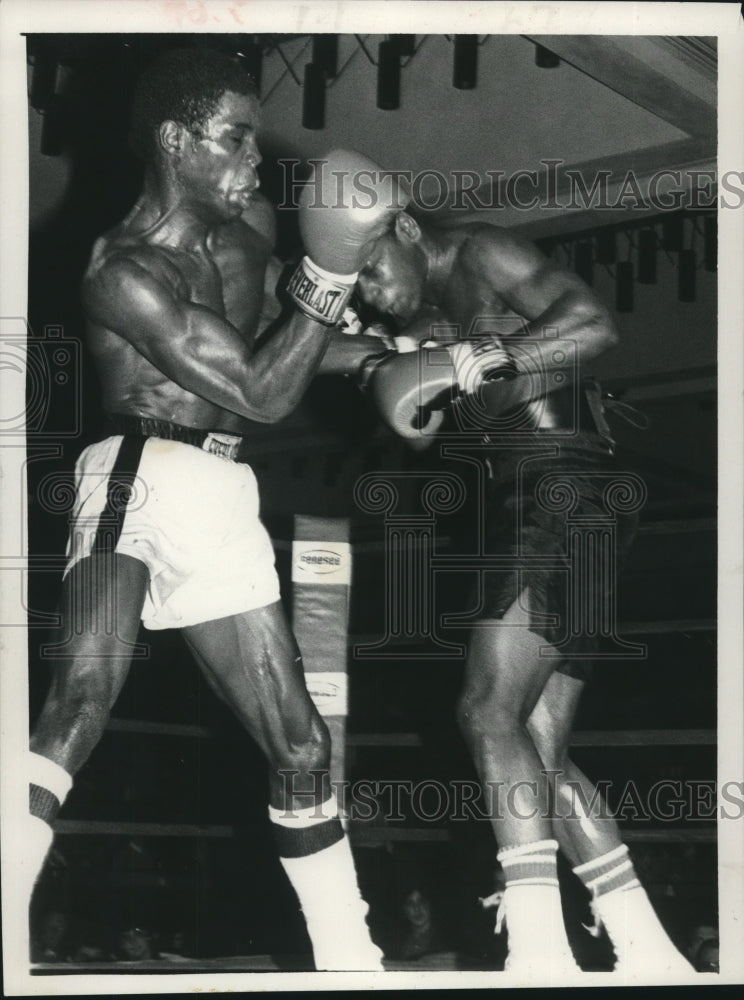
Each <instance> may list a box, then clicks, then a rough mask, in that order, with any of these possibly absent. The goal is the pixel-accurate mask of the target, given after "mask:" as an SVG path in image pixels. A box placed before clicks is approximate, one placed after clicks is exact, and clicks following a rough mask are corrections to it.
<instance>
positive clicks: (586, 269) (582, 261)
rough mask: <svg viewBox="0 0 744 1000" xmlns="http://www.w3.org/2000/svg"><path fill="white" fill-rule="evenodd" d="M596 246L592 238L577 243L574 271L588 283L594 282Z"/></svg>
mask: <svg viewBox="0 0 744 1000" xmlns="http://www.w3.org/2000/svg"><path fill="white" fill-rule="evenodd" d="M593 257H594V248H593V246H592V241H591V240H581V241H580V242H579V243H577V244H576V249H575V253H574V271H576V273H577V274H578V276H579V277H580V278H581V279H582V281H585V282H586V283H587V285H592V284H594V271H593V265H594V259H593Z"/></svg>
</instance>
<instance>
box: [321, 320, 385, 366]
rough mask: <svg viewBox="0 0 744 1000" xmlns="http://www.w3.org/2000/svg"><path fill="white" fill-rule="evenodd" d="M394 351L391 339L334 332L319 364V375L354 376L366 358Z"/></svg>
mask: <svg viewBox="0 0 744 1000" xmlns="http://www.w3.org/2000/svg"><path fill="white" fill-rule="evenodd" d="M389 350H395V340H394V339H393V338H392V337H376V336H369V335H367V334H364V333H354V334H348V333H341V332H339V331H337V330H334V331H333V332H332V333H331V338H330V341H329V343H328V350H327V351H326V353H325V355H324V356H323V360H322V361H321V363H320V367H319V369H318V374H320V375H355V374H356V373H357V372H358V371H359V369H360V368H361V367H362V363H363V362H364V361H366V360H367V358H370V357H373V356H374V355H376V354H384V353H385V352H386V351H389Z"/></svg>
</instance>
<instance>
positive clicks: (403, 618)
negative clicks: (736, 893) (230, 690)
mask: <svg viewBox="0 0 744 1000" xmlns="http://www.w3.org/2000/svg"><path fill="white" fill-rule="evenodd" d="M388 526H389V525H388ZM393 526H394V532H391V531H386V533H385V537H384V538H382V539H378V540H373V541H369V540H365V541H361V542H359V543H357V544H354V543H351V542H350V541H349V525H348V522H346V521H345V520H344V519H333V518H328V519H321V518H317V519H313V518H297V519H296V520H295V526H294V528H295V537H294V538H293V539H276V538H275V540H274V542H275V548H276V550H277V554H278V556H279V557H280V558H284V559H285V561H286V560H287V559H288V558H289V559H291V560H292V561H293V563H294V565H295V567H296V566H297V564H298V559H300V560H302V559H303V558H304V559H305V564H306V565H307V564H308V553H309V554H310V556H309V558H310V565H314V566H315V567H316V568H318V567H320V568H321V569H322V570H323V572H324V573H325V572H326V571H329V573H330V577H331V579H332V580H334V581H335V582H332V583H330V584H329V583H328V582H327V581H324V582H321V583H320V584H319V585H316V584H313V582H312V581H311V582H309V583H308V581H307V580H306V579H303V578H302V575H301V574H300V576H299V577H298V573H297V570H296V568H295V569H293V570H292V573H291V575H292V584H291V586H292V600H291V603H292V606H293V620H294V621H293V624H294V628H295V630H296V633H297V636H298V641H299V642H300V646H301V649H302V650H303V658H304V661H305V668H306V671H307V681H308V687H309V690H310V691H311V693H313V697H314V700H315V701H316V704H318V706H319V708H320V711H321V713H322V714H323V715H324V717H325V719H326V722H327V723H328V725H329V729H330V731H331V734H332V740H333V747H334V750H333V756H332V770H333V778H334V780H336V781H339V782H343V779H344V777H345V775H346V774H347V773H348V771H349V769H350V767H351V765H352V764H354V763H355V762H356V763H358V755H359V754H360V753H363V754H375V753H378V752H395V753H396V754H399V755H400V756H401V757H404V756H405V755H416V754H419V753H421V752H422V750H424V749H425V746H426V740H425V738H424V737H423V736H422V735H421V733H420V732H417V731H415V730H409V731H389V732H381V731H377V732H375V731H366V732H361V731H351V732H349V731H347V726H346V714H347V711H348V701H349V690H350V691H351V692H352V696H353V690H354V671H355V670H356V669H365V668H364V667H363V666H362V664H364V663H365V661H366V663H367V664H368V665H369V664H370V663H371V664H372V666H373V667H374V657H375V656H380V655H384V656H385V657H388V658H389V657H390V656H392V655H393V653H392V650H393V646H395V648H396V649H397V651H398V652H397V661H396V662H398V663H399V664H401V665H402V666H401V669H406V667H405V664H406V652H408V653H411V652H414V651H415V650H416V649H417V648H419V649H420V648H421V645H422V641H423V645H424V647H425V648H428V649H429V651H430V652H431V650H432V649H433V650H434V652H435V653H437V654H438V655H440V656H441V655H442V652H443V649H442V648H439V646H437V643H439V642H440V640H441V636H437V635H436V622H435V621H434V620H433V619H432V618H431V617H426V616H424V618H423V619H422V618H421V617H420V616H419V618H417V619H416V615H417V614H418V611H417V610H416V606H415V604H414V605H411V604H410V603H409V605H408V606H407V610H406V609H404V610H403V612H401V614H399V615H397V616H395V617H394V624H395V629H394V630H393V631H395V635H392V632H391V628H390V627H388V628H387V631H386V635H385V637H384V639H383V640H381V637H380V635H375V634H371V633H370V634H360V633H358V634H354V633H349V631H348V623H349V587H350V584H351V580H352V570H351V566H352V565H353V564H354V561H355V560H357V559H360V558H363V557H365V556H366V557H372V558H374V559H378V560H379V559H380V558H382V560H383V562H384V564H385V569H384V572H385V574H386V578H387V585H388V586H392V574H393V573H398V574H400V573H404V574H407V575H409V576H410V575H411V574H413V577H414V578H416V574H417V573H418V576H419V578H420V577H421V574H422V572H423V571H424V569H425V567H422V561H425V560H428V561H429V563H431V562H432V561H434V562H436V556H434V555H433V552H434V546H433V544H432V542H433V539H432V528H431V524H430V523H428V522H422V521H420V520H419V521H418V522H416V523H410V524H407V525H406V524H404V523H402V521H401V520H400V519H399V520H398V521H394V522H393ZM714 529H715V521H714V519H711V518H696V519H695V518H693V519H688V520H678V521H670V520H658V521H651V522H647V523H645V524H644V525H642V526H641V529H640V534H641V536H643V535H646V536H653V535H657V536H658V535H664V534H670V533H675V534H681V535H685V534H688V535H689V534H690V533H692V532H702V533H706V534H708V533H710V532H712V531H714ZM298 543H299V544H298ZM400 550H405V555H406V558H405V559H401V558H398V556H400V554H401V553H400ZM334 552H335V553H336V554H338V553H339V552H340V553H341V555H342V557H343V558H342V560H341V562H342V563H343V566H342V567H341V570H340V575H339V566H338V565H333V563H334V558H333V554H334ZM320 554H322V558H321V555H320ZM313 560H315V562H314V563H313ZM322 560H325V561H322ZM416 564H418V569H417V566H416ZM331 570H332V572H331ZM334 574H335V575H334ZM315 580H316V581H317V577H315ZM419 610H420V609H419ZM414 619H416V620H415V621H414ZM319 622H321V623H322V625H321V627H318V623H319ZM388 626H390V622H388ZM715 628H716V621H715V619H713V618H703V617H701V618H697V619H693V618H679V619H663V620H655V621H622V622H620V624H619V625H618V628H617V635H618V636H619V637H622V638H623V641H626V642H627V641H629V640H630V639H631V637H632V638H633V639H635V638H637V639H643V638H644V637H645V636H650V635H660V634H671V633H683V634H688V633H706V632H707V633H709V632H714V631H715ZM308 629H309V631H308ZM432 639H434V640H435V643H434V645H432ZM391 641H392V645H391ZM381 649H382V654H381V652H380V650H381ZM360 654H361V655H360ZM401 654H402V655H401ZM329 661H330V662H334V663H336V664H345V663H346V662H348V663H349V665H350V671H349V679H348V684H347V676H346V672H345V671H335V672H333V673H332V674H329V673H328V672H326V671H324V670H322V669H319V668H321V667H323V666H326V665H327V663H328V662H329ZM107 732H108V733H112V734H122V735H123V736H133V737H139V736H156V737H164V738H166V739H186V740H188V741H195V742H197V743H202V742H203V741H215V740H219V739H220V734H219V733H218V732H216V731H215V730H214V729H212V728H210V727H208V726H204V725H197V724H188V723H173V722H165V721H153V720H143V719H136V718H123V717H114V718H112V719H111V720H110V721H109V723H108V726H107ZM715 746H716V732H715V730H713V729H711V728H679V729H662V728H638V729H621V728H618V729H579V730H577V731H576V732H574V734H573V736H572V739H571V747H572V748H574V749H580V750H585V749H596V748H613V749H614V750H615V752H619V753H624V752H626V751H628V752H629V751H633V750H646V751H650V752H653V751H654V749H655V748H657V749H662V748H664V749H665V750H667V751H669V750H670V749H672V750H673V748H701V749H702V748H714V747H715ZM348 828H349V835H350V838H351V842H352V845H353V847H354V848H355V849H362V848H370V847H385V848H387V849H388V850H391V849H392V848H393V846H394V845H401V844H407V845H411V848H412V849H415V846H416V845H420V846H421V847H422V848H423V847H424V845H443V844H447V843H448V842H450V840H451V830H450V829H449V827H448V826H441V825H439V824H430V825H429V826H427V825H426V824H424V825H419V826H408V825H397V826H396V825H395V824H390V823H384V822H383V823H380V824H377V823H370V822H365V821H356V820H355V819H354V818H351V819H350V820H349V821H348ZM55 832H56V834H57V835H58V836H59V837H62V838H74V837H78V836H85V837H91V836H93V837H98V836H100V837H121V838H131V837H137V838H158V839H159V838H195V839H197V840H210V841H225V840H232V839H234V838H236V837H238V836H239V835H240V831H239V829H238V828H237V827H235V826H233V825H231V824H229V823H228V824H225V823H222V824H220V823H213V824H194V823H169V822H120V821H110V820H103V819H96V818H94V817H91V818H87V819H65V818H62V819H58V820H57V821H56V823H55ZM622 835H623V838H624V840H625V841H627V842H628V843H630V844H664V845H688V844H714V843H715V842H716V825H715V823H714V822H710V823H707V824H700V823H696V824H692V825H685V824H684V823H682V824H666V825H665V826H663V827H662V828H654V829H649V828H645V827H644V825H643V824H642V823H638V824H636V825H633V824H632V823H631V824H630V825H627V824H626V825H624V826H623V828H622ZM386 967H387V968H389V969H393V970H407V969H411V970H421V969H443V970H444V969H458V968H467V967H468V966H467V965H465V966H463V964H462V961H461V959H460V957H458V955H457V954H455V953H454V952H452V953H450V952H446V953H437V954H433V955H428V956H425V957H424V958H422V959H419V960H416V961H412V962H405V961H397V960H392V961H390V962H387V961H386ZM308 968H309V966H308V965H307V959H303V958H302V957H298V956H292V955H288V956H286V955H284V956H272V955H245V956H237V957H236V956H228V957H224V958H219V959H218V958H209V959H195V958H190V959H182V958H178V959H177V960H176V961H164V960H155V959H153V960H147V961H142V962H121V961H117V962H104V963H84V964H83V963H74V962H66V963H47V964H37V965H35V966H34V971H35V973H36V974H38V975H45V974H60V973H63V974H73V973H75V972H80V971H85V972H96V971H100V972H118V973H122V972H125V973H126V972H134V973H144V972H153V971H157V972H163V973H174V972H179V971H191V972H207V973H208V972H214V971H217V970H221V971H230V970H233V971H246V972H272V971H274V972H275V971H288V972H291V971H303V970H307V969H308Z"/></svg>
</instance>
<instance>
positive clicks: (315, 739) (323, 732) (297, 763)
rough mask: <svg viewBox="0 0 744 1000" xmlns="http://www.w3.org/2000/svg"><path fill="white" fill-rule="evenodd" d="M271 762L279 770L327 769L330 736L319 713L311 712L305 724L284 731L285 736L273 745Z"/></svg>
mask: <svg viewBox="0 0 744 1000" xmlns="http://www.w3.org/2000/svg"><path fill="white" fill-rule="evenodd" d="M272 757H273V760H272V761H271V763H272V764H273V765H274V767H275V768H277V769H281V770H289V771H298V772H299V773H301V774H307V773H309V772H310V771H322V770H327V769H328V767H329V765H330V761H331V737H330V734H329V732H328V727H327V726H326V725H325V723H324V722H323V720H322V719H321V718H320V716H319V715H317V714H313V715H312V716H311V717H310V720H309V722H308V723H307V725H305V726H303V727H302V728H294V729H293V730H291V731H289V732H285V738H284V739H283V740H281V741H280V743H279V744H278V745H277V744H275V746H274V752H273V753H272Z"/></svg>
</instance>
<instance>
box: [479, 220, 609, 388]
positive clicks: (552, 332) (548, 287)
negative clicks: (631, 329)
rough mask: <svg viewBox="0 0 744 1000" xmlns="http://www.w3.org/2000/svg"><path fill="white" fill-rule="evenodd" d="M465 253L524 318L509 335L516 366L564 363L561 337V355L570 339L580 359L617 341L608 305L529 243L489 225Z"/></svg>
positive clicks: (591, 356) (550, 365)
mask: <svg viewBox="0 0 744 1000" xmlns="http://www.w3.org/2000/svg"><path fill="white" fill-rule="evenodd" d="M467 254H468V257H469V258H470V261H469V262H468V263H467V264H466V266H472V267H475V268H478V270H479V271H480V273H481V275H482V276H483V278H484V279H485V280H486V281H487V282H488V283H489V284H490V285H491V287H492V288H493V289H494V291H495V292H496V293H497V294H498V296H499V297H500V298H501V299H502V300H503V301H504V302H505V303H506V305H507V306H509V308H511V309H513V310H514V312H516V313H518V314H519V315H520V316H522V317H524V319H526V320H527V321H528V322H527V324H526V326H525V327H524V328H523V329H522V330H519V331H517V332H516V334H515V336H516V337H517V339H518V340H519V350H518V351H515V352H514V358H515V361H516V363H517V367H518V368H519V367H522V366H523V364H524V365H525V366H526V367H531V366H532V365H535V366H538V367H539V370H542V371H544V370H546V369H553V368H560V367H563V365H565V362H564V363H563V365H562V364H561V363H560V361H556V354H557V352H559V351H560V346H561V342H565V345H564V346H568V347H569V352H568V354H567V355H566V356H567V357H573V356H574V354H573V353H572V352H573V345H574V344H575V345H576V348H577V349H578V359H579V360H580V361H587V360H589V359H591V358H594V357H596V356H597V355H599V354H601V353H602V352H603V351H605V350H606V349H608V348H609V347H612V346H613V345H614V344H615V343H616V342H617V329H616V326H615V321H614V319H613V317H612V314H611V312H610V311H609V309H607V307H606V306H605V305H604V304H603V303H602V302H601V301H600V300H599V299H598V298H597V297H596V296H595V295H594V293H593V292H592V290H591V289H590V288H589V287H588V286H587V285H586V284H585V283H584V282H583V281H581V279H580V278H579V277H578V276H577V275H575V274H573V273H572V272H570V271H566V270H564V269H563V268H560V267H558V266H557V265H556V264H554V263H553V262H552V261H551V260H548V259H547V258H545V257H544V256H543V255H542V254H541V253H540V251H539V250H538V249H537V247H535V246H533V245H532V244H531V243H527V242H525V241H523V240H520V239H517V238H515V237H514V236H512V235H510V234H509V233H506V232H505V231H504V230H500V229H496V228H495V227H489V229H488V230H483V231H482V232H481V233H480V234H479V235H478V236H477V237H475V239H474V240H473V244H472V245H471V246H469V247H468V249H467ZM505 346H507V348H508V341H506V340H505ZM564 354H565V352H564ZM557 356H558V357H560V353H558V355H557Z"/></svg>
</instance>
